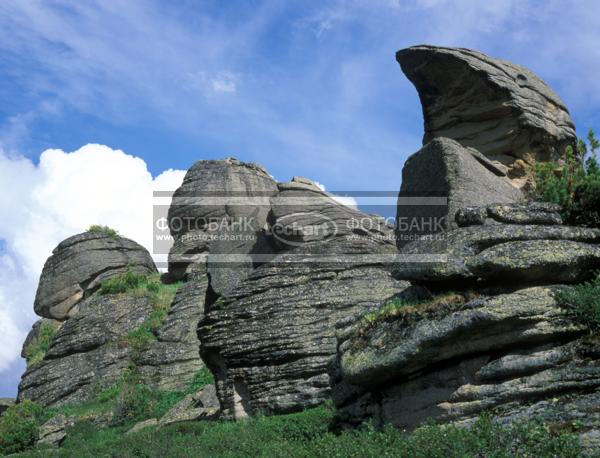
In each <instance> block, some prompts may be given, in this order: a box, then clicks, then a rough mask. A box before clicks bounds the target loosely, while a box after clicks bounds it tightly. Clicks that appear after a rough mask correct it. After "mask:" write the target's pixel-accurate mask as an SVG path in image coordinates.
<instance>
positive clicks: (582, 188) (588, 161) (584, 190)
mask: <svg viewBox="0 0 600 458" xmlns="http://www.w3.org/2000/svg"><path fill="white" fill-rule="evenodd" d="M598 148H600V141H599V140H598V139H597V138H596V136H595V135H594V131H593V130H592V129H590V131H589V132H588V135H587V144H586V142H585V141H583V140H579V144H578V148H577V150H578V151H577V152H575V151H573V148H571V147H567V149H566V151H565V156H564V158H563V160H562V161H561V163H559V164H555V163H551V162H547V163H538V164H536V165H535V167H534V171H535V191H534V198H536V199H540V200H544V201H547V202H554V203H557V204H560V205H561V206H562V207H563V218H564V220H565V222H566V223H567V224H574V225H583V226H590V227H600V165H599V164H598V159H597V150H598Z"/></svg>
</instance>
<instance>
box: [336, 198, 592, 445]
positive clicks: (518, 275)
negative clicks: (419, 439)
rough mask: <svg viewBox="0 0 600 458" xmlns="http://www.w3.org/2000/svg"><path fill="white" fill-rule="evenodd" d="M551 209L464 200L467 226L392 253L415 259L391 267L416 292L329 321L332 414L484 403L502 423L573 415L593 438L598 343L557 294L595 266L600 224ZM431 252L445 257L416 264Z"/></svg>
mask: <svg viewBox="0 0 600 458" xmlns="http://www.w3.org/2000/svg"><path fill="white" fill-rule="evenodd" d="M556 210H557V208H556V207H553V206H548V205H544V204H541V205H540V204H531V205H529V206H516V205H515V206H507V205H493V206H487V207H483V208H470V209H465V210H463V211H462V212H461V213H460V214H461V215H462V216H461V218H463V217H465V218H466V216H465V215H479V216H478V217H469V218H466V219H467V220H468V221H469V222H471V223H473V224H474V225H471V226H468V227H463V228H459V229H454V230H452V231H448V232H445V233H442V234H441V235H442V236H444V239H443V240H441V239H438V240H431V239H429V240H421V241H417V242H414V243H412V244H410V245H407V246H406V247H405V248H404V249H403V250H402V251H401V254H400V259H402V257H403V256H407V255H409V256H410V257H411V261H412V262H401V263H399V264H397V265H396V266H395V269H394V275H395V277H396V278H399V279H409V280H411V282H413V284H418V285H420V286H418V287H416V286H413V289H414V288H417V290H418V291H419V294H420V298H419V299H418V300H415V298H414V297H413V298H412V299H410V298H409V299H407V300H405V301H404V302H397V303H396V304H395V305H394V304H392V305H387V306H386V307H383V308H381V309H379V310H378V311H377V312H374V313H372V314H370V315H367V316H362V317H355V318H352V319H347V320H345V321H341V322H340V323H338V333H337V338H338V353H337V359H336V364H334V365H333V368H332V371H331V381H332V385H333V400H334V403H335V404H336V406H337V408H338V415H339V417H340V420H341V421H342V422H344V423H346V424H348V425H356V424H359V423H362V422H363V421H365V420H367V419H369V420H373V421H374V422H375V424H376V425H379V426H383V425H384V424H392V425H394V426H397V427H399V428H402V429H406V430H411V429H414V428H415V427H417V426H419V425H420V424H421V423H422V422H423V421H425V420H427V419H434V420H436V421H439V422H454V423H457V424H469V423H470V422H472V421H474V420H475V419H476V418H477V416H478V415H479V414H481V413H482V412H484V411H491V412H492V413H493V415H494V418H495V419H496V420H497V421H500V422H504V421H506V422H508V421H512V420H515V419H530V418H531V417H532V416H535V417H536V418H539V419H541V420H542V421H545V422H546V423H548V424H549V425H550V426H552V425H559V424H567V425H573V424H576V425H577V426H576V427H574V430H575V429H577V431H576V432H578V433H580V434H582V438H583V439H584V444H585V445H587V446H590V443H591V442H590V441H592V440H593V438H594V437H595V436H596V435H597V434H598V432H599V430H600V415H598V412H597V405H598V404H597V402H598V400H599V399H600V340H598V338H597V337H596V338H594V337H590V335H589V331H588V328H587V327H586V326H585V325H584V324H582V323H581V322H580V321H576V320H574V319H573V317H572V315H571V313H570V311H569V310H568V309H567V308H566V307H564V306H563V305H562V304H561V303H560V300H559V295H558V292H559V291H560V290H561V289H562V288H564V286H563V284H564V283H575V282H581V281H584V280H587V279H589V278H591V276H592V275H593V274H592V272H593V271H594V270H595V269H597V268H599V267H600V252H599V251H598V249H599V247H600V231H598V230H595V229H587V228H571V227H565V226H561V225H559V224H558V223H559V221H558V220H557V218H556V215H555V214H554V213H555V211H556ZM482 215H485V218H482V217H480V216H482ZM502 221H509V222H511V223H515V222H520V223H525V224H505V223H503V222H502ZM534 221H537V222H541V223H545V224H537V225H536V224H532V223H533V222H534ZM431 253H439V254H441V255H442V256H444V257H445V259H443V260H438V261H437V262H418V258H419V256H425V255H430V254H431ZM424 260H425V258H424V257H423V258H421V261H424ZM450 291H454V292H450ZM456 291H458V292H456Z"/></svg>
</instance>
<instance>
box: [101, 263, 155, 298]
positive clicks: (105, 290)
mask: <svg viewBox="0 0 600 458" xmlns="http://www.w3.org/2000/svg"><path fill="white" fill-rule="evenodd" d="M148 282H149V279H148V275H144V274H138V273H136V272H133V271H131V269H127V271H126V272H123V273H122V274H119V275H115V276H114V277H111V278H109V279H108V280H105V281H103V282H102V284H101V285H100V289H99V291H98V294H100V295H107V294H121V293H126V292H128V291H134V290H137V289H142V288H143V289H146V288H147V286H148Z"/></svg>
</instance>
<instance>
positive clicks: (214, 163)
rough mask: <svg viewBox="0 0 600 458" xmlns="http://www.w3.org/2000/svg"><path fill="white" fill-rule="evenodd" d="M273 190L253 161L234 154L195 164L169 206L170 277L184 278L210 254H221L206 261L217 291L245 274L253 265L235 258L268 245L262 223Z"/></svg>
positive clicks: (271, 183)
mask: <svg viewBox="0 0 600 458" xmlns="http://www.w3.org/2000/svg"><path fill="white" fill-rule="evenodd" d="M276 194H277V185H276V183H275V181H274V180H273V178H272V177H271V176H270V175H269V174H268V173H267V171H266V170H265V169H263V168H262V167H261V166H259V165H257V164H249V163H244V162H241V161H238V160H237V159H234V158H227V159H225V160H208V161H198V162H197V163H196V164H194V165H193V166H192V167H191V168H190V169H189V170H188V172H187V174H186V176H185V178H184V180H183V184H182V185H181V186H180V187H179V188H178V189H177V190H176V191H175V193H174V195H173V199H172V203H171V207H170V208H169V213H168V220H169V228H170V230H171V235H172V236H173V238H174V240H175V242H174V245H173V247H172V249H171V252H170V253H169V273H170V274H171V276H172V277H173V278H175V279H180V278H184V277H185V275H186V274H187V273H188V272H189V268H191V266H192V265H193V264H194V263H195V262H197V261H203V260H205V259H206V257H205V256H206V255H208V254H209V253H211V254H215V255H222V256H221V257H218V258H213V261H212V262H211V261H209V266H208V268H209V272H210V277H211V287H213V285H214V288H215V291H216V292H217V294H221V293H223V292H224V291H225V290H226V289H227V288H230V287H232V286H233V284H234V283H236V282H237V281H239V280H240V279H242V278H244V277H245V276H247V275H248V273H249V272H250V271H251V270H252V268H253V267H254V265H253V263H252V260H250V262H248V261H247V259H246V258H243V259H242V260H241V261H240V262H237V259H235V258H236V255H240V256H242V257H243V256H244V255H248V254H250V253H254V252H257V250H258V251H260V252H262V251H264V250H266V249H267V247H266V246H265V242H264V228H265V225H266V221H267V215H268V213H269V210H270V202H269V198H270V197H272V196H274V195H276ZM203 254H204V255H205V256H204V257H202V256H201V255H203ZM226 255H232V256H229V258H233V260H230V259H229V258H227V257H225V256H226ZM221 276H223V277H225V278H224V279H221V278H220V277H221Z"/></svg>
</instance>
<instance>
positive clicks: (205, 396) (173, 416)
mask: <svg viewBox="0 0 600 458" xmlns="http://www.w3.org/2000/svg"><path fill="white" fill-rule="evenodd" d="M219 408H220V406H219V399H218V398H217V391H216V389H215V386H214V385H206V386H205V387H203V388H201V389H200V390H198V391H197V392H195V393H191V394H188V395H187V396H186V397H184V398H183V399H182V400H181V401H179V402H178V403H177V404H176V405H174V406H173V407H172V408H171V410H169V411H168V412H167V413H166V414H165V415H164V416H162V417H161V419H160V420H159V422H158V424H159V426H166V425H170V424H173V423H179V422H182V421H194V420H200V419H204V420H208V419H213V418H215V417H216V416H217V414H218V412H219Z"/></svg>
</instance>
